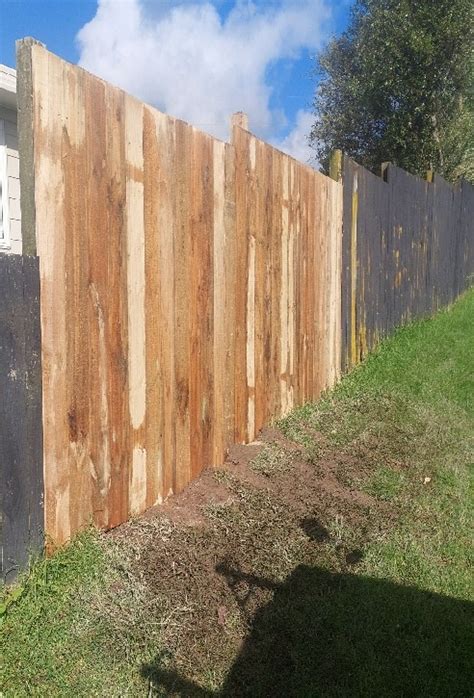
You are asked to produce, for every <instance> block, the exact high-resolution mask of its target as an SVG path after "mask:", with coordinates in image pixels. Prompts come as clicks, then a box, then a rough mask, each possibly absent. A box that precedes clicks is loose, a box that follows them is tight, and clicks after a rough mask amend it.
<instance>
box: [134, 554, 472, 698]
mask: <svg viewBox="0 0 474 698" xmlns="http://www.w3.org/2000/svg"><path fill="white" fill-rule="evenodd" d="M217 571H218V572H219V573H220V574H222V575H224V576H225V578H226V580H227V582H228V585H229V588H230V589H231V590H232V592H233V593H234V594H235V595H236V598H237V600H238V602H239V605H240V606H241V608H242V610H243V611H245V605H246V603H247V601H248V599H249V598H250V596H251V594H252V592H253V591H255V590H258V589H262V588H265V589H272V590H273V591H274V595H273V599H272V601H271V602H270V603H268V604H267V605H266V606H264V607H263V608H261V609H260V610H259V611H258V612H257V614H256V615H255V617H254V618H253V621H252V630H251V633H250V635H249V636H248V638H247V639H246V641H245V643H244V645H243V647H242V650H241V652H240V655H239V656H238V657H237V659H236V661H235V663H234V665H233V666H232V667H231V669H230V671H229V673H228V675H227V678H226V681H225V684H224V686H223V688H222V690H221V691H220V692H218V693H217V694H213V693H212V692H209V691H207V690H205V689H202V688H200V687H199V686H197V685H194V684H192V683H190V682H188V681H187V680H186V679H184V678H181V677H179V676H178V675H177V674H175V673H173V672H168V671H166V670H163V669H161V668H160V665H159V662H157V663H156V664H155V665H148V666H144V667H143V670H142V672H143V675H144V676H146V677H147V678H148V679H150V682H151V685H152V686H153V687H155V689H156V693H155V695H182V696H198V697H202V698H203V697H207V696H212V695H220V696H229V697H230V696H232V697H234V696H235V697H237V696H252V697H256V696H269V697H270V696H271V697H275V696H282V697H283V696H285V697H286V696H301V697H305V698H306V697H308V698H310V697H311V698H312V697H316V696H347V697H350V698H352V697H353V696H364V698H367V697H371V696H374V697H375V696H377V698H379V697H382V696H397V698H400V697H402V696H403V697H408V696H413V697H415V696H416V697H417V698H419V697H420V696H426V697H428V696H429V697H430V698H434V697H435V696H440V697H441V696H442V697H443V698H448V697H449V698H450V697H455V696H456V697H461V696H466V697H467V696H472V687H473V680H474V676H473V674H474V671H473V669H474V667H473V661H472V657H473V656H474V633H473V629H474V604H472V603H469V602H464V601H457V600H455V599H451V598H447V597H443V596H440V595H438V594H432V593H428V592H424V591H420V590H419V589H415V588H411V587H402V586H397V585H396V584H392V583H389V582H385V581H380V580H376V579H370V578H364V577H358V576H355V575H352V574H333V573H331V572H328V571H325V570H322V569H318V568H312V567H307V566H303V565H301V566H299V567H297V568H296V569H295V570H294V572H293V573H292V574H291V575H290V576H289V577H288V578H287V579H286V580H285V582H283V583H281V584H277V583H274V582H272V581H270V580H267V579H262V578H259V577H256V576H254V575H249V574H244V573H243V572H241V571H240V570H238V569H233V568H232V567H231V566H229V565H228V564H227V563H222V564H221V565H219V566H218V568H217ZM242 588H244V589H245V590H246V593H245V594H244V595H243V596H242V593H241V590H242Z"/></svg>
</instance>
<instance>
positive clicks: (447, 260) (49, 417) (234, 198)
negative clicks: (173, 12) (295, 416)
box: [17, 40, 474, 544]
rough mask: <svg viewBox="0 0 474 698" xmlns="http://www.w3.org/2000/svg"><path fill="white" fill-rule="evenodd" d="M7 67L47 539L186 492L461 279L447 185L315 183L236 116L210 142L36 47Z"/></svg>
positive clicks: (456, 224) (447, 298)
mask: <svg viewBox="0 0 474 698" xmlns="http://www.w3.org/2000/svg"><path fill="white" fill-rule="evenodd" d="M17 64H18V80H19V83H20V86H19V111H20V117H19V126H20V138H19V143H20V181H21V187H22V220H23V227H24V229H23V239H24V241H25V244H26V249H27V251H28V253H29V254H31V255H38V257H39V279H40V290H41V293H40V310H41V331H42V340H41V354H42V366H41V373H42V385H43V393H42V404H43V430H42V432H43V444H44V446H43V456H44V501H45V519H44V524H45V532H46V534H47V535H48V536H50V538H51V540H52V541H53V542H55V543H56V544H61V543H63V542H64V541H66V540H67V539H68V538H69V537H70V536H71V535H73V534H74V533H75V532H76V531H78V530H79V529H80V528H81V527H83V526H84V525H86V524H87V523H88V522H89V521H90V520H92V521H94V522H95V523H96V524H97V525H99V526H102V527H105V528H108V527H112V526H115V525H117V524H119V523H121V522H123V521H125V520H127V519H128V518H129V517H130V516H132V515H136V514H139V513H141V512H142V511H144V510H145V509H146V508H148V507H150V506H152V505H153V504H155V503H157V502H160V501H162V499H163V498H165V497H167V496H168V495H169V494H170V493H172V492H178V491H180V490H182V489H183V487H185V486H186V485H187V484H188V483H189V482H190V481H191V480H192V479H193V478H195V477H196V476H197V475H198V474H199V472H200V471H201V470H202V469H203V468H205V467H208V466H216V465H219V464H221V463H222V462H223V461H224V460H225V456H226V451H227V449H228V448H229V447H230V446H231V445H232V444H233V443H236V442H248V441H252V440H253V439H254V438H255V437H256V435H257V433H258V431H259V430H260V429H261V428H262V427H263V426H264V425H265V424H267V423H268V422H269V421H270V420H272V419H274V418H277V417H279V416H281V415H284V414H286V413H287V412H288V411H290V410H291V409H292V408H293V407H295V406H297V405H300V404H303V403H304V402H307V401H311V400H314V399H316V398H318V397H319V395H320V394H321V392H322V391H323V390H325V389H326V388H328V387H330V386H332V385H333V384H334V382H335V381H336V380H337V378H338V376H339V375H340V371H341V366H342V368H343V369H345V368H348V367H350V366H351V365H353V364H355V363H357V362H358V361H359V360H360V359H361V357H362V356H363V355H364V354H365V352H366V351H369V350H370V349H371V348H372V347H373V346H374V345H375V343H376V342H377V341H378V339H379V338H381V337H383V336H385V335H386V334H388V333H389V332H390V331H391V330H392V329H393V328H394V327H396V326H397V325H399V324H401V323H402V322H404V321H405V320H407V319H409V318H414V317H417V316H419V315H421V314H425V313H430V312H431V311H433V310H435V309H436V308H437V307H439V306H440V305H443V304H446V303H449V302H451V301H452V300H453V299H454V298H455V297H456V296H457V295H458V294H459V293H460V292H461V291H462V290H463V289H464V288H465V287H466V285H467V284H468V283H469V278H470V275H472V272H473V261H474V260H473V223H472V222H473V219H474V197H473V188H472V187H470V186H469V185H467V184H465V183H463V184H462V185H460V186H458V187H451V186H450V185H448V184H446V183H445V182H443V181H442V180H440V179H439V178H436V177H435V179H434V183H428V182H424V181H422V180H420V179H418V178H414V177H411V176H410V175H407V174H406V173H404V172H402V171H400V170H397V169H396V168H392V167H390V166H389V167H388V169H387V170H386V179H387V181H384V179H382V178H378V177H375V176H374V175H372V174H371V173H369V172H367V171H366V170H364V169H363V168H360V167H358V166H357V165H356V164H355V163H353V162H351V161H350V160H349V159H347V158H344V161H343V162H342V165H341V166H339V167H336V168H333V174H334V177H333V178H329V177H326V176H324V175H322V174H320V173H318V172H315V171H314V170H312V169H311V168H310V167H307V166H306V165H303V164H301V163H298V162H297V161H296V160H294V159H292V158H291V157H289V156H287V155H284V154H283V153H281V152H279V151H278V150H276V149H275V148H273V147H272V146H270V145H268V144H266V143H264V142H263V141H261V140H259V139H258V138H256V137H255V136H254V135H252V134H251V133H250V132H249V131H248V129H247V127H246V122H245V118H244V117H243V116H242V115H241V116H240V117H237V118H235V119H234V122H233V126H232V132H231V139H230V142H229V143H224V142H222V141H219V140H217V139H215V138H213V137H211V136H209V135H207V134H205V133H202V132H201V131H199V130H197V129H196V128H193V127H192V126H190V125H189V124H186V123H184V122H183V121H180V120H179V119H174V118H172V117H170V116H167V115H165V114H162V113H160V112H159V111H157V110H156V109H153V108H151V107H149V106H147V105H145V104H143V103H142V102H139V101H138V100H136V99H134V98H132V97H130V96H129V95H127V94H125V93H124V92H123V91H121V90H119V89H117V88H115V87H112V86H111V85H109V84H108V83H106V82H104V81H103V80H100V79H99V78H96V77H94V76H92V75H90V74H89V73H87V72H85V71H84V70H82V69H80V68H78V67H77V66H72V65H70V64H68V63H66V62H64V61H62V60H61V59H59V58H58V57H56V56H54V55H53V54H51V53H49V52H48V51H46V49H45V48H44V47H43V46H41V45H39V44H37V43H35V42H34V41H31V40H24V41H22V42H20V43H19V47H18V61H17ZM340 175H342V176H340Z"/></svg>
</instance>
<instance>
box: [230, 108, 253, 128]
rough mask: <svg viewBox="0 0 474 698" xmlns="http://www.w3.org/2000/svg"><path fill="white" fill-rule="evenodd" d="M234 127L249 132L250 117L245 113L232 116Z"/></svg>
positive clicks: (241, 112) (238, 112) (236, 113)
mask: <svg viewBox="0 0 474 698" xmlns="http://www.w3.org/2000/svg"><path fill="white" fill-rule="evenodd" d="M232 126H239V127H240V128H243V129H245V130H246V131H248V130H249V117H248V116H247V114H245V112H243V111H237V112H235V114H232Z"/></svg>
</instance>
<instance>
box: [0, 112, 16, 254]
mask: <svg viewBox="0 0 474 698" xmlns="http://www.w3.org/2000/svg"><path fill="white" fill-rule="evenodd" d="M0 119H1V120H2V121H3V122H4V125H5V140H6V146H7V186H8V217H9V224H10V246H9V248H4V249H2V250H1V251H2V252H13V253H14V254H21V222H20V221H21V217H20V175H19V157H18V134H17V120H16V111H15V110H13V109H7V108H6V107H2V106H0Z"/></svg>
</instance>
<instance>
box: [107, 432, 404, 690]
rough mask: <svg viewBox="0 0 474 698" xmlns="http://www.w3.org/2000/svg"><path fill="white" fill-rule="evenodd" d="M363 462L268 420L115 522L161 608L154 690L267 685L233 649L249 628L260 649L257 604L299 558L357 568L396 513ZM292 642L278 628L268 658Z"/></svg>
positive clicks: (300, 563)
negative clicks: (218, 460) (173, 488)
mask: <svg viewBox="0 0 474 698" xmlns="http://www.w3.org/2000/svg"><path fill="white" fill-rule="evenodd" d="M366 468H367V459H366V458H365V455H364V454H363V453H361V452H360V451H359V452H357V453H354V454H351V455H347V453H344V452H342V451H340V452H339V451H337V450H336V449H332V450H331V449H330V448H329V447H328V446H327V444H326V445H325V447H324V449H323V457H322V458H321V459H318V461H317V463H313V462H311V459H309V458H308V456H307V454H306V453H305V450H304V449H303V448H302V447H301V446H299V445H298V444H296V443H293V442H291V441H288V439H286V438H285V437H284V436H283V435H282V434H281V433H280V432H279V431H278V430H276V429H266V430H264V431H263V432H262V433H261V434H260V435H259V438H258V441H257V442H254V443H253V444H250V445H248V446H234V447H233V448H232V449H231V451H230V453H229V456H228V459H227V462H226V463H225V465H224V466H223V467H222V468H220V469H218V470H214V471H210V470H208V471H205V472H204V473H203V474H202V476H201V477H200V478H199V479H198V480H197V481H195V482H194V483H192V484H191V485H190V486H189V487H188V488H187V489H186V490H185V491H184V492H182V493H181V494H179V495H177V496H175V497H172V498H170V499H169V501H167V502H166V503H165V504H163V505H162V506H159V507H156V508H154V509H153V510H151V511H149V512H148V513H147V515H146V517H145V521H144V522H142V523H143V524H145V523H146V528H145V529H144V526H143V525H142V524H141V523H140V522H135V523H131V524H127V525H125V526H122V527H120V528H119V529H116V531H115V532H114V533H113V535H114V536H117V537H118V538H124V539H126V540H127V542H128V544H129V545H131V547H132V548H133V549H134V550H135V551H137V550H138V553H137V552H136V554H135V555H134V557H133V560H132V561H131V567H132V573H133V574H134V575H135V576H136V577H137V578H139V579H140V580H141V581H142V582H143V583H144V584H145V585H146V587H147V589H148V590H149V592H150V594H151V595H152V597H154V598H155V599H158V600H159V603H158V606H159V607H160V608H161V609H162V614H163V615H162V618H161V620H160V623H161V624H162V635H161V641H162V647H163V649H162V650H161V651H160V653H159V655H158V656H156V657H155V658H154V659H153V660H152V661H151V662H150V663H149V664H148V665H146V666H143V667H142V669H141V670H142V673H143V676H144V677H146V679H147V681H148V682H149V690H150V695H211V694H212V695H214V694H219V695H229V696H239V695H266V693H265V691H264V692H263V693H262V692H259V689H258V687H256V686H255V682H254V681H253V680H250V679H249V672H251V673H252V672H253V674H252V676H253V675H254V674H255V671H256V670H257V669H258V667H257V669H256V666H254V665H253V664H252V662H254V664H255V663H256V664H258V661H259V660H258V659H255V660H252V659H251V658H250V659H249V660H248V661H245V662H242V661H240V660H239V657H240V658H241V657H242V656H243V655H242V653H245V652H247V651H248V649H246V648H248V643H249V638H252V643H253V644H255V643H257V645H258V643H260V644H261V645H262V643H263V645H262V647H261V648H260V649H261V651H262V652H266V651H267V649H266V645H265V643H266V642H268V637H267V635H265V637H264V636H263V635H262V636H261V637H259V636H258V632H259V631H258V623H257V625H256V619H258V618H259V617H260V616H261V614H262V612H263V609H268V608H271V607H272V606H271V604H272V599H274V598H275V594H280V590H281V589H282V588H284V587H282V585H284V584H285V580H287V579H290V578H293V577H294V575H295V574H297V575H298V570H301V569H305V570H306V569H316V568H317V569H319V570H327V571H328V572H330V573H346V572H348V571H350V570H351V569H353V567H354V565H357V564H358V563H360V561H361V560H362V559H363V555H364V546H365V544H366V542H367V541H368V539H369V538H370V537H371V536H373V535H379V534H380V526H381V525H382V526H388V525H390V522H391V520H392V519H393V517H394V513H393V512H392V511H391V510H390V508H389V506H388V505H387V504H386V503H381V502H380V501H378V500H374V499H373V498H372V497H370V496H369V495H368V494H366V493H364V492H362V491H360V490H358V489H356V488H354V485H353V484H352V483H353V482H357V474H358V473H360V472H362V471H363V470H364V469H366ZM341 473H343V474H344V475H343V477H342V476H341ZM381 521H382V524H380V522H381ZM163 530H166V535H163ZM154 532H155V533H154ZM277 616H278V614H277ZM272 622H273V621H272ZM276 622H277V625H278V618H277V619H276ZM291 642H292V640H291V638H290V637H288V639H287V644H288V646H286V643H285V631H284V632H283V634H281V633H280V634H279V639H278V643H277V644H278V651H277V650H276V649H275V647H273V649H271V648H268V651H272V652H274V653H275V652H277V655H278V656H277V658H276V659H275V661H277V660H278V657H280V660H281V662H283V665H284V664H285V662H287V661H289V660H288V656H290V655H291ZM254 655H255V657H258V656H260V655H259V653H258V652H257V653H256V654H255V652H254V653H253V654H252V656H254ZM290 663H291V662H290ZM262 690H264V689H262ZM275 695H276V694H275Z"/></svg>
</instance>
